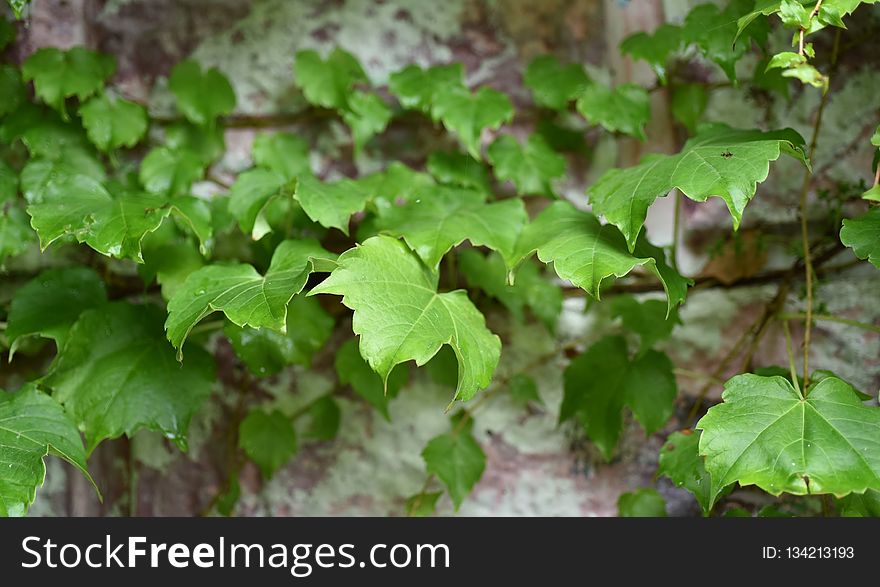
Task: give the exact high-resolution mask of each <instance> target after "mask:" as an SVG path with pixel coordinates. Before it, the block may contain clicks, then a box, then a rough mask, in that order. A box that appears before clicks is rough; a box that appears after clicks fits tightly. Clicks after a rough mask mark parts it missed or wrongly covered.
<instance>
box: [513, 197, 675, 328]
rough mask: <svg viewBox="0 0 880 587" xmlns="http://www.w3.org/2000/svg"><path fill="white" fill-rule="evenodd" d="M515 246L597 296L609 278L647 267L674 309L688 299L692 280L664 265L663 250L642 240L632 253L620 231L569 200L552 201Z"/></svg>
mask: <svg viewBox="0 0 880 587" xmlns="http://www.w3.org/2000/svg"><path fill="white" fill-rule="evenodd" d="M517 250H518V251H519V255H518V257H519V258H520V259H523V258H525V257H527V256H529V255H531V254H532V253H533V252H535V251H537V253H538V258H539V259H540V260H541V261H543V262H544V263H550V262H552V263H553V268H554V269H555V270H556V274H557V275H559V277H561V278H562V279H565V280H567V281H570V282H571V283H572V284H574V285H575V286H577V287H580V288H581V289H584V290H585V291H587V292H588V293H590V294H592V295H593V296H594V297H596V298H598V297H599V293H600V287H601V285H602V281H603V280H605V279H606V278H608V277H612V276H613V277H623V276H624V275H626V274H627V273H629V272H630V271H632V270H633V269H635V268H636V267H644V268H645V269H647V270H648V271H650V272H651V273H653V274H654V275H656V276H657V278H658V279H659V280H660V281H661V282H662V283H663V288H664V289H665V290H666V298H667V300H668V306H669V311H671V310H672V307H673V306H675V305H678V304H680V303H681V302H683V301H684V298H685V295H686V293H687V286H688V284H689V283H691V282H690V280H687V279H685V278H684V277H682V276H681V275H679V274H678V273H677V272H676V271H675V270H673V269H672V268H670V267H669V266H668V265H666V262H665V261H664V257H663V251H662V250H660V249H658V248H657V247H654V246H653V245H650V244H649V243H648V242H647V241H645V240H644V239H643V240H641V241H640V242H639V243H638V245H637V246H636V248H635V252H634V253H630V252H629V251H628V250H627V247H626V242H625V240H624V238H623V235H621V234H620V231H619V230H617V229H616V228H615V227H614V226H611V225H608V224H605V225H603V224H600V223H599V220H598V219H597V218H596V217H595V216H593V215H592V214H590V213H589V212H582V211H580V210H578V209H576V208H575V207H574V206H572V205H571V204H570V203H568V202H554V203H553V204H551V205H550V206H548V207H547V208H546V209H545V210H544V211H543V212H541V214H539V215H538V217H537V218H535V220H533V221H532V223H531V224H529V225H528V226H527V227H526V228H525V230H523V233H522V235H521V236H520V240H519V243H518V244H517Z"/></svg>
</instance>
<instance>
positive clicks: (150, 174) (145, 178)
mask: <svg viewBox="0 0 880 587" xmlns="http://www.w3.org/2000/svg"><path fill="white" fill-rule="evenodd" d="M204 172H205V164H204V162H203V161H202V159H201V158H200V157H199V155H198V154H196V153H193V152H191V151H187V150H180V151H173V150H171V149H169V148H168V147H156V148H155V149H153V150H152V151H150V152H149V153H147V156H146V157H144V160H143V161H141V169H140V180H141V184H142V185H143V186H144V189H145V190H147V191H148V192H150V193H152V194H163V195H166V196H176V195H181V194H186V193H189V189H190V187H192V184H193V182H196V181H199V180H200V179H202V175H203V174H204Z"/></svg>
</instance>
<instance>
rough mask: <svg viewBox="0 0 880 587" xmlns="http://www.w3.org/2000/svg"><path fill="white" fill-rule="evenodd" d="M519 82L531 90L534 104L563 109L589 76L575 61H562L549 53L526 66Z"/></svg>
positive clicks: (587, 80) (588, 80)
mask: <svg viewBox="0 0 880 587" xmlns="http://www.w3.org/2000/svg"><path fill="white" fill-rule="evenodd" d="M523 83H524V84H525V86H526V87H528V88H530V89H531V90H532V97H533V99H534V101H535V104H537V105H538V106H544V107H545V108H550V109H552V110H563V109H565V108H566V107H567V106H568V103H569V102H570V101H571V100H574V99H575V98H577V97H578V96H579V95H580V93H581V92H582V91H583V89H584V88H585V87H586V86H587V84H589V83H590V79H589V78H588V77H587V74H586V72H584V68H583V67H582V66H581V65H579V64H577V63H566V64H562V63H560V62H559V60H558V59H556V57H553V56H552V55H539V56H538V57H535V58H534V59H533V60H532V61H531V63H529V65H528V67H526V71H525V74H524V75H523Z"/></svg>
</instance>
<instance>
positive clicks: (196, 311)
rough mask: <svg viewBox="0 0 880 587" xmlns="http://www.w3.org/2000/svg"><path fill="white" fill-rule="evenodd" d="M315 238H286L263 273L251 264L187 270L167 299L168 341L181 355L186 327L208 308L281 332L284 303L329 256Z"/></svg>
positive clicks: (284, 321) (284, 320) (240, 322)
mask: <svg viewBox="0 0 880 587" xmlns="http://www.w3.org/2000/svg"><path fill="white" fill-rule="evenodd" d="M332 258H333V256H332V255H331V254H330V253H328V252H327V251H325V250H324V249H323V248H321V245H319V244H318V242H317V241H315V240H312V239H308V240H301V241H293V240H288V241H284V242H282V243H281V244H280V245H278V247H277V248H276V249H275V253H274V254H273V255H272V262H271V263H270V265H269V269H268V270H267V271H266V274H265V275H260V274H259V273H258V272H257V270H256V269H254V268H253V266H251V265H247V264H244V263H241V264H237V265H208V266H207V267H203V268H202V269H199V270H198V271H196V272H194V273H192V274H190V276H189V277H187V279H186V281H185V282H184V284H183V286H182V287H181V288H180V289H179V290H178V291H177V292H176V293H175V294H174V297H172V298H171V299H170V300H169V301H168V319H167V320H166V321H165V329H166V330H167V331H168V340H169V341H171V344H173V345H174V348H176V349H178V352H177V354H178V358H182V356H183V343H184V341H185V340H186V337H187V335H189V332H190V330H192V327H193V326H195V325H196V324H197V323H198V322H199V321H201V320H202V318H204V317H205V316H208V315H209V314H212V313H213V312H223V313H224V314H226V317H227V318H228V319H229V320H230V321H231V322H232V323H233V324H236V325H238V326H251V327H253V328H262V327H264V326H265V327H267V328H272V329H274V330H278V331H280V332H282V333H285V332H286V331H287V306H288V304H289V303H290V300H291V299H292V298H293V296H295V295H296V294H298V293H299V292H301V291H302V289H303V287H305V284H306V280H307V279H308V278H309V275H311V273H312V271H313V270H314V263H313V261H314V259H332Z"/></svg>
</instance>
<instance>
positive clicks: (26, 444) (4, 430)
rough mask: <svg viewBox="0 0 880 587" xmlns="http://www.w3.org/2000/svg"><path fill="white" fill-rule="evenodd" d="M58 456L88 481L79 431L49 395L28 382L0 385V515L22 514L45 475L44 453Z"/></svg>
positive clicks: (89, 478)
mask: <svg viewBox="0 0 880 587" xmlns="http://www.w3.org/2000/svg"><path fill="white" fill-rule="evenodd" d="M49 455H54V456H57V457H61V458H62V459H64V460H65V461H67V462H68V463H70V464H71V465H73V466H74V467H76V468H77V469H79V470H80V472H81V473H82V474H83V475H85V476H86V478H87V479H88V480H89V481H91V482H92V484H93V485H94V481H92V478H91V476H89V473H88V470H87V468H86V454H85V450H83V443H82V439H81V438H80V435H79V430H77V429H76V425H75V424H74V423H73V422H72V421H71V419H70V417H69V416H68V415H67V414H65V413H64V410H63V409H62V408H61V406H60V405H59V404H58V402H56V401H55V400H54V399H52V398H51V397H49V396H48V395H46V394H45V393H41V392H40V391H38V390H37V388H36V386H34V385H25V386H24V387H22V388H21V389H19V390H18V391H17V392H15V393H7V392H5V391H3V390H2V389H0V463H3V475H0V517H7V516H16V517H17V516H24V515H25V514H27V511H28V508H29V507H30V506H31V504H33V503H34V499H36V496H37V488H38V487H41V486H42V485H43V482H44V481H45V479H46V463H45V462H44V459H45V457H47V456H49Z"/></svg>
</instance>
